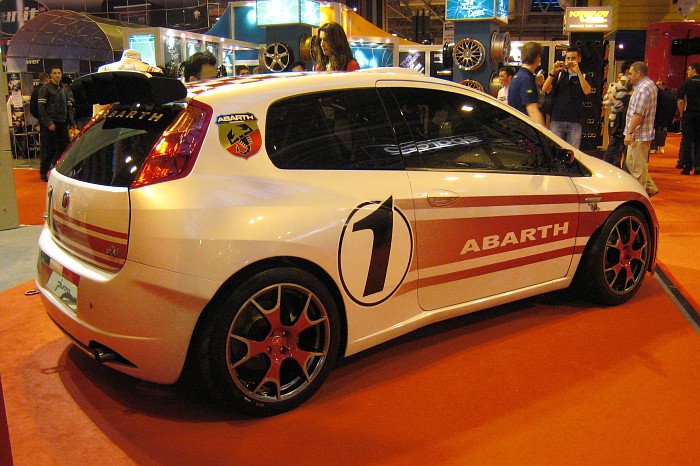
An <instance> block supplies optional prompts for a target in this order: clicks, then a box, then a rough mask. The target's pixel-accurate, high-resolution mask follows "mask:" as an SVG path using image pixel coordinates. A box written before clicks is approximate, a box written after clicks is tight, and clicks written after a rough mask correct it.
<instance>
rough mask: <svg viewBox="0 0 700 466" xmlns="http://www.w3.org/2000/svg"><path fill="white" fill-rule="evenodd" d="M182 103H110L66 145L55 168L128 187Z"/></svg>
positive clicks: (82, 178)
mask: <svg viewBox="0 0 700 466" xmlns="http://www.w3.org/2000/svg"><path fill="white" fill-rule="evenodd" d="M183 107H184V106H183V105H182V104H172V105H168V106H162V107H155V108H154V107H151V108H148V109H147V108H146V107H140V108H131V107H113V108H112V109H111V110H109V111H108V112H106V113H105V115H104V116H103V117H102V118H100V119H99V120H98V121H97V122H95V123H94V124H93V125H92V126H91V127H90V128H89V129H88V130H87V131H85V133H84V134H82V135H81V136H80V137H79V138H78V139H77V140H76V141H75V142H74V143H73V145H72V146H70V147H69V148H68V150H67V151H66V152H65V154H64V155H63V158H62V159H61V161H60V163H59V164H58V165H57V166H56V170H57V171H58V172H59V173H61V174H62V175H66V176H68V177H70V178H73V179H75V180H80V181H85V182H88V183H94V184H100V185H104V186H115V187H127V186H129V185H130V184H131V182H132V181H133V179H134V177H135V176H136V174H137V173H138V169H139V168H140V167H141V164H142V163H143V161H144V160H145V159H146V156H147V155H148V153H149V152H150V150H151V147H153V144H155V142H156V141H157V140H158V138H159V137H160V136H161V134H162V132H163V130H164V129H165V128H166V127H167V126H168V125H169V124H170V123H171V122H172V121H173V120H174V118H175V116H177V115H178V114H179V113H180V111H182V108H183Z"/></svg>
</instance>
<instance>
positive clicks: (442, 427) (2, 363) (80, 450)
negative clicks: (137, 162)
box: [0, 135, 700, 465]
mask: <svg viewBox="0 0 700 466" xmlns="http://www.w3.org/2000/svg"><path fill="white" fill-rule="evenodd" d="M677 142H678V137H677V136H675V135H674V136H672V137H671V138H670V140H669V143H668V145H667V151H666V152H667V154H665V155H663V156H660V155H655V156H652V157H653V158H652V169H651V174H652V176H653V177H654V179H655V180H656V183H657V184H658V185H659V187H660V188H661V193H660V194H659V195H658V196H656V197H654V198H653V203H654V205H655V206H657V208H658V211H657V214H658V216H659V219H660V221H661V245H660V254H659V257H660V265H661V266H662V268H663V270H664V271H665V272H666V273H667V274H668V275H670V276H672V277H673V279H674V281H675V284H676V285H677V286H678V287H679V288H680V289H682V290H683V291H685V292H686V293H688V292H691V293H693V292H694V293H695V296H692V295H687V297H688V298H689V299H690V300H691V302H692V303H693V304H694V305H695V306H696V309H697V298H698V297H699V296H700V294H699V293H698V292H697V290H696V286H697V284H698V283H700V265H699V264H700V257H698V255H700V252H699V251H698V248H696V247H695V244H697V242H698V238H699V236H700V235H699V234H698V232H697V226H698V214H700V207H699V206H700V203H699V201H700V176H696V177H692V176H691V177H681V176H680V175H678V170H676V169H675V168H672V167H673V166H674V165H675V162H676V160H675V158H676V154H677ZM674 144H675V149H674ZM40 195H41V196H43V194H40ZM31 287H33V284H32V283H31V282H27V283H25V284H23V285H21V286H19V287H16V288H13V289H10V290H8V291H6V292H4V293H2V294H1V296H2V299H3V301H4V306H3V307H2V309H0V319H2V322H3V325H2V327H1V328H0V336H1V337H2V342H3V350H2V352H0V374H1V375H2V389H3V392H4V396H5V407H6V410H7V419H8V424H9V437H10V440H11V444H12V454H13V457H14V462H15V464H17V465H38V464H41V465H54V464H55V465H59V464H60V465H63V464H97V463H98V462H99V463H103V462H105V461H108V462H109V464H111V465H131V464H139V465H160V464H167V465H180V464H182V465H192V464H206V465H217V464H238V465H272V464H279V463H283V464H293V465H295V464H299V465H316V464H363V465H365V464H367V465H380V464H381V465H394V464H395V465H408V464H411V465H412V464H424V463H426V462H430V463H431V464H440V465H443V464H444V465H447V464H450V465H452V464H454V465H457V464H459V465H464V464H567V465H569V464H586V465H590V464H635V465H638V464H642V465H643V464H649V465H652V464H653V465H656V464H688V465H690V464H700V449H698V448H697V439H698V438H699V437H700V418H699V417H698V416H697V413H698V412H699V411H700V390H698V387H700V338H699V337H698V333H696V330H695V327H694V326H693V325H692V324H691V323H690V322H689V321H688V320H687V319H686V317H685V316H684V314H682V313H681V312H680V311H679V309H678V308H677V307H676V306H675V304H674V303H673V301H672V300H671V299H670V298H669V296H668V295H667V294H666V293H665V292H664V290H663V289H662V287H661V286H660V285H659V283H658V282H657V281H656V280H655V279H654V277H652V276H648V277H647V281H646V282H645V284H644V286H643V288H642V290H641V291H640V293H639V294H638V295H637V296H635V298H634V299H633V300H632V301H631V302H630V303H628V304H627V305H625V306H618V307H614V308H598V307H592V306H590V305H589V304H587V303H584V302H580V301H570V300H567V299H566V297H565V295H559V294H554V295H547V296H545V297H540V298H536V299H531V300H526V301H521V302H518V303H515V304H512V305H509V306H502V307H499V308H496V309H493V310H489V311H485V312H481V313H477V314H475V315H470V316H466V317H463V318H458V319H454V320H451V321H449V322H446V323H441V324H439V325H435V326H432V327H430V328H428V329H423V330H421V331H419V332H416V333H414V334H412V335H410V336H408V337H405V338H402V339H399V340H397V341H394V342H391V343H390V344H386V345H384V346H382V347H381V348H378V349H376V350H373V351H370V352H366V353H364V354H362V355H361V356H359V357H354V358H351V359H350V360H349V361H346V362H345V363H344V364H343V365H342V366H341V367H340V368H338V369H336V370H335V371H334V372H333V373H331V375H330V377H329V379H328V381H327V382H326V384H325V385H324V387H323V388H322V389H321V390H320V391H319V392H318V393H317V394H316V396H315V397H314V398H313V399H312V400H311V401H310V402H308V403H306V404H305V405H303V406H302V407H301V408H299V409H297V410H295V411H293V412H291V413H288V414H285V415H281V416H277V417H274V418H269V419H262V420H250V419H245V418H240V417H237V416H232V415H230V414H227V413H223V412H218V411H216V410H215V409H213V408H211V407H209V406H207V405H203V404H200V403H199V402H197V401H195V400H193V399H192V398H190V397H187V396H185V395H182V394H181V393H179V392H178V391H177V390H176V389H175V388H173V387H163V386H158V385H152V384H148V383H144V382H140V381H137V380H135V379H132V378H130V377H127V376H124V375H121V374H119V373H116V372H114V371H111V370H109V369H108V368H105V367H101V366H97V365H96V364H95V363H94V362H93V361H92V360H91V359H89V358H88V357H86V356H84V355H83V354H82V353H81V352H79V351H78V350H76V349H75V348H73V347H72V346H71V345H70V344H69V342H68V340H67V338H65V337H64V336H62V334H61V333H60V332H59V331H58V330H57V329H56V328H55V327H54V326H53V324H52V323H51V322H50V321H49V319H48V317H47V316H46V314H45V312H44V310H43V306H42V305H41V302H40V298H39V297H38V296H25V295H24V291H25V290H26V289H28V288H31ZM1 425H2V424H1V423H0V428H1ZM1 445H2V444H1V443H0V446H1Z"/></svg>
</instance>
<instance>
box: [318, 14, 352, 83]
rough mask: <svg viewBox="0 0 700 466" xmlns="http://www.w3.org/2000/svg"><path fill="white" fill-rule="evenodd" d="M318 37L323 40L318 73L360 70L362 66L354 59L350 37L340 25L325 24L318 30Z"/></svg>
mask: <svg viewBox="0 0 700 466" xmlns="http://www.w3.org/2000/svg"><path fill="white" fill-rule="evenodd" d="M318 37H319V39H321V53H319V54H318V55H319V57H318V63H317V64H316V67H315V69H316V71H355V70H359V69H360V64H359V63H357V60H355V59H354V58H353V56H352V50H350V44H348V37H347V36H346V35H345V31H344V30H343V27H342V26H341V25H340V24H338V23H326V24H324V25H323V26H321V27H320V28H319V29H318Z"/></svg>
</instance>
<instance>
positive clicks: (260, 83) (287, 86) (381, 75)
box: [186, 67, 468, 107]
mask: <svg viewBox="0 0 700 466" xmlns="http://www.w3.org/2000/svg"><path fill="white" fill-rule="evenodd" d="M383 80H387V81H404V82H407V83H408V82H412V83H417V82H422V83H427V84H433V85H443V86H444V85H448V86H450V85H451V86H453V87H455V88H457V89H462V90H465V89H468V88H467V87H465V86H462V85H459V84H456V83H453V82H451V81H446V80H443V79H437V78H430V77H426V76H425V75H423V74H422V73H420V72H418V71H415V70H411V69H408V68H398V67H392V68H373V69H364V70H358V71H353V72H344V71H323V72H293V73H292V72H290V73H270V74H261V75H248V76H241V77H224V78H215V79H210V80H207V81H198V82H193V83H188V84H186V87H187V98H188V99H193V98H194V99H197V100H199V101H202V102H204V103H206V104H208V105H211V106H212V107H216V106H217V104H219V103H221V101H222V100H226V101H229V98H234V97H237V98H244V96H245V98H249V97H250V96H257V100H258V101H260V100H268V101H269V100H274V99H276V98H279V97H280V96H286V95H293V94H300V93H306V92H316V91H323V90H326V89H328V90H333V89H345V88H358V87H374V86H375V85H376V83H377V82H379V81H383ZM260 96H265V99H261V98H260Z"/></svg>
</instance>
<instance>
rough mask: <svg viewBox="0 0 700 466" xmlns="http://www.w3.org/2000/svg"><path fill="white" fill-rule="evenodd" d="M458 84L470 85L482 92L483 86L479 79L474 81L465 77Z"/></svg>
mask: <svg viewBox="0 0 700 466" xmlns="http://www.w3.org/2000/svg"><path fill="white" fill-rule="evenodd" d="M460 84H461V85H463V86H467V87H471V88H472V89H476V90H477V91H481V92H484V86H482V85H481V83H480V82H479V81H474V80H473V79H465V80H464V81H460Z"/></svg>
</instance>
